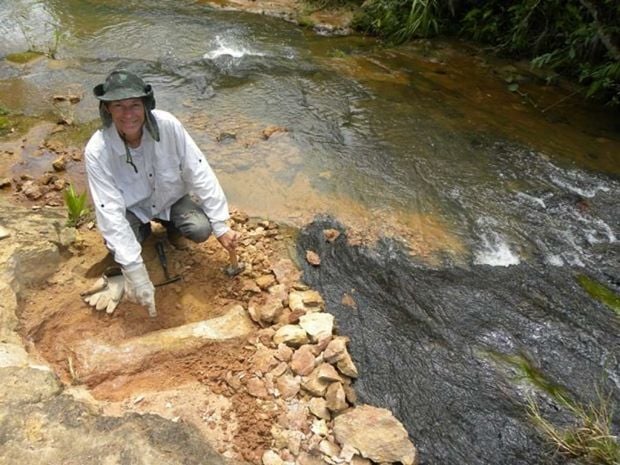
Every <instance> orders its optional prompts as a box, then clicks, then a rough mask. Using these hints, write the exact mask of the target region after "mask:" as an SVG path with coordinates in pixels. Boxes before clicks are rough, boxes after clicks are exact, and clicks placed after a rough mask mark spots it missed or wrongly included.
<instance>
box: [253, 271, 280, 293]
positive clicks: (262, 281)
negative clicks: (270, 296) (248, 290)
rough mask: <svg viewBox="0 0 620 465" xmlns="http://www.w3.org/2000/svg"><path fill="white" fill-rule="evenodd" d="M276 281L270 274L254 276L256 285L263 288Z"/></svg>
mask: <svg viewBox="0 0 620 465" xmlns="http://www.w3.org/2000/svg"><path fill="white" fill-rule="evenodd" d="M275 282H276V277H275V276H274V275H272V274H266V275H263V276H260V277H258V278H256V285H257V286H258V287H260V288H261V289H263V290H266V289H267V288H269V287H270V286H272V285H274V284H275Z"/></svg>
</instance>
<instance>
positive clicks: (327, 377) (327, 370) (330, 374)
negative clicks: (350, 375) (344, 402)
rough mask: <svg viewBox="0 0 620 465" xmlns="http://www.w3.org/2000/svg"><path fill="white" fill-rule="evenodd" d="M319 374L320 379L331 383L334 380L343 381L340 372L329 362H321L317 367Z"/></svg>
mask: <svg viewBox="0 0 620 465" xmlns="http://www.w3.org/2000/svg"><path fill="white" fill-rule="evenodd" d="M317 375H318V377H319V379H320V380H322V381H327V382H328V383H331V382H333V381H339V382H342V377H341V376H340V375H339V374H338V372H337V371H336V369H335V368H334V367H333V365H330V364H329V363H321V364H320V365H319V366H318V367H317Z"/></svg>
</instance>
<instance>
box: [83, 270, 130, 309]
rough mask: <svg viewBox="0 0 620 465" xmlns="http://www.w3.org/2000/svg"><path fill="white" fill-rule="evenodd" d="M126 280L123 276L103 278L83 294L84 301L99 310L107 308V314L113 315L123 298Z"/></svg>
mask: <svg viewBox="0 0 620 465" xmlns="http://www.w3.org/2000/svg"><path fill="white" fill-rule="evenodd" d="M124 288H125V279H124V278H123V276H122V275H117V276H105V275H104V276H102V277H101V278H99V279H98V280H97V282H95V284H94V286H93V287H91V288H90V289H89V290H88V291H86V292H84V293H82V296H83V297H84V300H85V301H86V303H87V304H88V305H90V306H91V307H95V309H97V310H103V309H104V308H105V311H106V313H108V314H112V313H114V310H116V307H117V306H118V303H119V302H120V301H121V299H122V298H123V291H124Z"/></svg>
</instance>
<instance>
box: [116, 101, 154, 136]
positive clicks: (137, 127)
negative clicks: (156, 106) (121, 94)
mask: <svg viewBox="0 0 620 465" xmlns="http://www.w3.org/2000/svg"><path fill="white" fill-rule="evenodd" d="M108 111H109V112H110V115H111V116H112V122H113V123H114V125H115V126H116V129H117V130H118V132H120V133H121V134H123V135H124V136H125V138H126V139H128V140H130V141H135V140H136V139H139V138H140V137H141V136H142V125H143V124H144V118H145V115H144V103H143V102H142V99H140V98H128V99H126V100H115V101H113V102H110V103H108Z"/></svg>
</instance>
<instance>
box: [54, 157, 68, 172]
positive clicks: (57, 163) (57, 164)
mask: <svg viewBox="0 0 620 465" xmlns="http://www.w3.org/2000/svg"><path fill="white" fill-rule="evenodd" d="M52 168H54V171H64V170H65V169H66V168H67V162H66V161H65V157H63V156H60V157H58V158H57V159H56V160H54V162H53V163H52Z"/></svg>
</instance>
